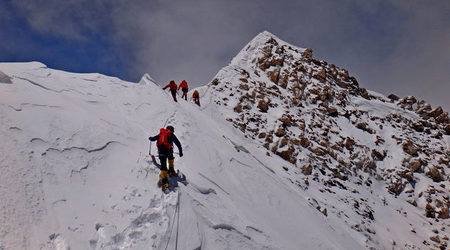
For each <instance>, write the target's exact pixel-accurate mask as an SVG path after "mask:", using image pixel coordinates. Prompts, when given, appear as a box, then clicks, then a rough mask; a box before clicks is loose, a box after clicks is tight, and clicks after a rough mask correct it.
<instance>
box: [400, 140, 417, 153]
mask: <svg viewBox="0 0 450 250" xmlns="http://www.w3.org/2000/svg"><path fill="white" fill-rule="evenodd" d="M402 148H403V151H405V153H407V154H410V155H412V156H417V155H418V154H417V152H418V151H419V149H418V148H417V146H416V145H414V143H413V142H412V141H411V140H407V141H406V142H404V143H403V145H402Z"/></svg>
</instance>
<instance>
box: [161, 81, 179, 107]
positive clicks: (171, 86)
mask: <svg viewBox="0 0 450 250" xmlns="http://www.w3.org/2000/svg"><path fill="white" fill-rule="evenodd" d="M167 88H169V90H170V93H172V97H173V100H174V101H175V102H177V84H176V83H175V81H173V80H172V81H170V82H169V84H167V85H166V86H165V87H164V88H163V89H164V90H165V89H167Z"/></svg>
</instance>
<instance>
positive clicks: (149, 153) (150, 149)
mask: <svg viewBox="0 0 450 250" xmlns="http://www.w3.org/2000/svg"><path fill="white" fill-rule="evenodd" d="M148 155H150V156H151V155H152V142H151V141H150V147H149V150H148Z"/></svg>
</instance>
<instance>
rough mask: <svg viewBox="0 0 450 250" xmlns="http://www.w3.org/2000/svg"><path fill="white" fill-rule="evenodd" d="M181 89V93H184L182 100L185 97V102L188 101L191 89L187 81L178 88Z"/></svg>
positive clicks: (182, 82)
mask: <svg viewBox="0 0 450 250" xmlns="http://www.w3.org/2000/svg"><path fill="white" fill-rule="evenodd" d="M179 89H181V91H182V92H183V95H182V96H181V98H183V97H184V100H186V101H187V93H188V91H189V87H188V83H187V82H186V80H183V81H181V83H180V85H179V86H178V90H179Z"/></svg>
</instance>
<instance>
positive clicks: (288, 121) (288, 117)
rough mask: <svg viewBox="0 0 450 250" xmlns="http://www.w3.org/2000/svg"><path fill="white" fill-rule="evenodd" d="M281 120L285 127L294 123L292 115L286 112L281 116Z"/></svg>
mask: <svg viewBox="0 0 450 250" xmlns="http://www.w3.org/2000/svg"><path fill="white" fill-rule="evenodd" d="M279 120H280V121H281V123H282V124H283V126H284V127H290V126H292V124H293V120H292V116H291V115H287V114H284V115H282V116H281V118H280V119H279Z"/></svg>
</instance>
